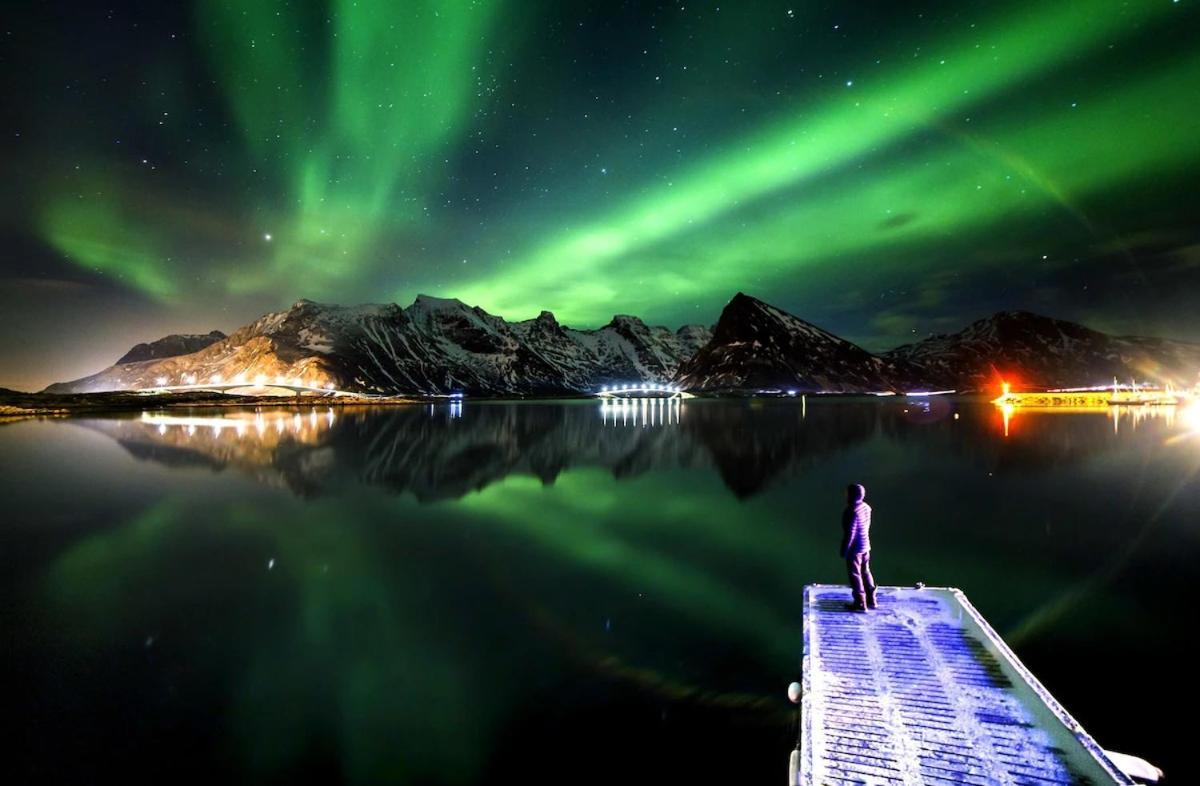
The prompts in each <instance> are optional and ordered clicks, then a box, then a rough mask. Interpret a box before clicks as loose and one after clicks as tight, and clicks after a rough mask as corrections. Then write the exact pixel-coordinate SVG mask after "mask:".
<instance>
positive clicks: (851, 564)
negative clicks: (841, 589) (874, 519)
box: [841, 483, 875, 611]
mask: <svg viewBox="0 0 1200 786" xmlns="http://www.w3.org/2000/svg"><path fill="white" fill-rule="evenodd" d="M866 498H867V489H866V487H864V486H863V485H862V484H861V483H851V484H850V485H849V486H847V487H846V510H845V511H843V512H842V548H841V555H842V559H844V560H846V574H847V575H848V576H849V578H850V591H851V592H852V593H853V594H854V602H853V603H852V604H851V608H852V609H854V610H855V611H866V610H867V609H873V608H875V578H874V577H873V576H872V575H871V506H870V505H868V504H867V503H866Z"/></svg>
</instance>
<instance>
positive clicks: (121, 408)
mask: <svg viewBox="0 0 1200 786" xmlns="http://www.w3.org/2000/svg"><path fill="white" fill-rule="evenodd" d="M805 395H806V396H807V397H808V398H809V400H810V402H811V401H813V400H826V401H837V400H867V401H874V402H880V403H883V402H887V401H904V400H907V399H908V397H906V396H904V395H896V396H883V397H881V396H875V395H871V394H866V393H824V392H822V393H816V392H813V393H806V394H805ZM979 395H980V394H978V393H970V392H962V393H957V394H954V395H947V396H945V398H949V399H955V400H959V401H962V400H967V401H970V400H973V399H977V398H978V397H979ZM593 398H594V397H593V396H591V395H589V394H580V393H577V394H573V395H572V394H569V393H562V394H555V395H530V396H472V397H470V398H469V399H462V398H452V397H445V396H378V397H362V398H360V397H357V396H324V395H296V396H253V395H237V394H229V393H222V392H216V391H196V392H188V393H137V392H132V391H114V392H106V393H65V394H57V393H22V392H18V391H13V390H0V423H5V422H11V421H15V420H24V419H28V418H66V417H73V416H78V415H88V414H96V415H104V414H121V413H132V412H151V411H155V410H164V409H193V408H197V407H203V408H223V409H224V408H228V409H237V408H244V407H257V408H264V407H265V408H285V407H297V406H316V405H320V406H325V407H337V408H339V409H346V408H367V407H396V406H411V405H426V404H434V403H450V402H460V403H461V402H462V401H464V400H469V401H471V402H472V403H479V404H485V403H522V402H526V403H528V402H538V401H585V400H592V399H593ZM801 398H802V397H801V396H798V395H797V396H787V395H783V396H780V395H772V394H770V393H768V394H765V395H764V394H761V393H758V394H756V393H755V392H741V393H732V392H730V391H713V392H710V393H699V394H694V399H695V400H705V399H712V400H747V401H749V400H755V399H758V400H770V401H779V400H782V401H786V400H794V401H797V402H798V401H800V399H801Z"/></svg>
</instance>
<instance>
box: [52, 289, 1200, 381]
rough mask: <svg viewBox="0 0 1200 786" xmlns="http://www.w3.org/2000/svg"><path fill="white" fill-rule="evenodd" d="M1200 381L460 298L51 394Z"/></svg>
mask: <svg viewBox="0 0 1200 786" xmlns="http://www.w3.org/2000/svg"><path fill="white" fill-rule="evenodd" d="M191 347H199V348H198V349H195V350H194V351H190V352H188V351H187V350H189V349H190V348H191ZM1198 370H1200V344H1190V343H1186V342H1182V341H1169V340H1166V339H1159V338H1139V337H1128V336H1126V337H1116V336H1109V335H1107V334H1104V333H1100V332H1098V331H1095V330H1091V329H1090V328H1086V327H1083V326H1082V325H1078V324H1075V323H1072V322H1065V321H1062V320H1058V319H1051V318H1049V317H1043V316H1038V315H1036V314H1031V313H1028V312H1023V311H1013V312H1002V313H999V314H996V315H994V316H991V317H988V318H987V319H982V320H980V321H978V322H975V323H973V324H972V325H970V326H968V327H967V328H966V329H964V330H963V331H961V332H959V333H954V334H951V335H943V336H933V337H931V338H928V339H925V340H924V341H920V342H918V343H915V344H907V345H905V346H902V347H898V348H896V349H894V350H891V351H890V352H885V353H882V354H872V353H870V352H868V351H866V350H865V349H863V348H861V347H859V346H857V345H855V344H853V343H851V342H849V341H846V340H845V339H842V338H839V337H837V336H835V335H833V334H832V333H829V332H828V331H825V330H822V329H821V328H819V327H817V326H815V325H813V324H811V323H809V322H806V321H804V320H803V319H800V318H799V317H796V316H793V315H792V314H788V313H787V312H785V311H782V310H780V309H778V308H775V307H774V306H771V305H768V304H766V303H764V302H762V301H760V300H756V299H755V298H752V297H749V296H748V295H744V294H741V293H739V294H738V295H736V296H735V297H734V298H733V299H732V300H731V301H730V302H729V304H728V305H727V306H726V307H725V309H724V311H722V313H721V318H720V320H719V321H718V323H717V326H716V329H715V331H710V330H709V329H708V328H704V327H700V326H696V325H688V326H685V327H682V328H680V329H679V330H677V331H672V330H668V329H667V328H664V327H653V326H649V325H646V324H645V323H644V322H642V321H641V320H640V319H638V318H637V317H632V316H624V315H621V316H616V317H613V319H612V321H611V322H609V323H608V324H607V325H605V326H604V327H601V328H599V329H596V330H578V329H574V328H570V327H566V326H564V325H560V324H559V323H558V320H556V319H555V318H554V315H553V314H551V313H550V312H548V311H543V312H542V313H541V314H540V315H539V316H538V317H537V318H535V319H530V320H525V321H523V322H507V321H505V320H504V319H501V318H500V317H497V316H494V315H492V314H489V313H487V312H486V311H484V310H483V309H481V308H477V307H472V306H468V305H466V304H465V303H462V302H461V301H458V300H450V299H442V298H433V297H428V296H425V295H421V296H419V297H417V299H416V301H415V302H414V303H413V304H412V305H410V306H408V307H407V308H402V307H400V306H398V305H395V304H390V305H363V306H333V305H322V304H319V303H314V302H312V301H308V300H301V301H299V302H298V303H296V304H295V305H293V306H292V307H291V308H289V309H287V310H286V311H279V312H276V313H272V314H267V315H266V316H264V317H262V318H261V319H259V320H257V321H255V322H253V323H251V324H249V325H246V326H245V327H243V328H241V329H239V330H237V331H235V332H234V333H233V334H232V335H229V336H226V337H222V336H221V334H220V333H218V332H216V331H214V332H213V333H210V334H208V335H206V336H168V337H166V338H164V339H160V340H159V341H155V342H152V343H150V344H139V345H138V346H136V347H134V348H133V349H131V350H130V351H129V352H128V353H127V354H126V355H125V356H124V357H122V358H121V360H120V361H119V362H118V363H117V364H116V365H113V366H111V367H109V368H107V369H105V370H103V371H101V372H99V373H98V374H94V375H92V376H89V377H84V378H83V379H78V380H74V381H72V382H61V383H58V384H55V385H51V386H50V387H49V388H47V389H46V392H49V393H89V392H102V391H110V390H130V389H145V388H154V387H161V386H173V385H187V384H196V383H200V384H209V383H211V382H214V381H220V382H222V383H226V384H239V385H240V384H245V385H247V386H251V385H256V384H261V385H270V384H272V383H277V384H279V383H282V384H289V385H296V384H302V385H306V386H310V387H319V388H324V387H332V388H336V389H339V390H353V391H361V392H370V393H386V394H396V395H405V394H435V393H451V392H456V391H461V392H463V393H467V394H471V395H495V396H506V395H554V394H559V393H575V392H583V391H588V390H595V389H596V388H597V387H599V386H602V385H611V384H616V383H624V382H636V381H642V382H668V381H670V382H672V383H673V384H677V385H680V386H682V387H684V388H686V389H688V390H691V391H696V392H701V391H704V392H752V391H757V390H763V389H775V390H796V391H823V392H841V393H858V392H874V391H898V392H903V391H911V390H917V389H928V388H931V387H933V388H953V389H957V390H962V391H966V390H984V389H992V388H994V387H995V386H996V384H997V383H998V381H999V380H1000V378H1001V377H1004V378H1007V379H1009V380H1011V381H1013V382H1015V383H1017V384H1018V385H1023V386H1027V387H1074V386H1085V385H1095V384H1103V383H1106V382H1109V381H1111V380H1112V378H1113V377H1114V376H1115V377H1117V378H1119V379H1121V380H1127V379H1130V378H1135V379H1137V380H1139V381H1153V382H1157V383H1160V384H1161V383H1166V382H1170V383H1173V384H1175V385H1177V386H1180V387H1191V386H1193V385H1195V384H1196V381H1197V378H1196V374H1197V371H1198Z"/></svg>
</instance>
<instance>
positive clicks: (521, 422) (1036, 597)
mask: <svg viewBox="0 0 1200 786" xmlns="http://www.w3.org/2000/svg"><path fill="white" fill-rule="evenodd" d="M1004 428H1005V427H1004V423H1003V422H1002V417H1001V414H1000V413H999V412H998V411H996V410H995V409H994V408H992V407H991V406H990V405H984V404H968V403H962V402H952V401H946V400H932V401H928V402H925V403H918V404H913V403H908V404H906V403H905V402H902V401H887V402H883V403H878V402H851V401H821V402H809V403H808V404H807V406H806V407H804V406H802V405H801V403H800V402H799V401H794V400H787V401H754V402H750V401H737V402H732V401H731V402H718V401H690V402H687V403H685V404H683V405H682V407H681V408H680V407H678V406H672V405H669V404H660V403H657V402H655V403H650V404H648V405H647V406H646V408H645V409H643V408H642V407H641V405H639V406H637V407H636V408H633V407H626V408H623V409H622V408H616V409H609V408H603V407H601V405H600V404H598V403H596V402H570V403H523V404H499V403H488V404H474V403H470V402H468V403H467V404H466V405H465V407H455V408H453V409H452V408H450V407H447V406H439V407H433V408H424V407H418V408H409V409H392V410H385V411H360V412H356V411H352V410H345V411H342V410H337V411H330V410H326V409H324V408H318V409H315V410H314V409H311V408H304V409H299V410H287V411H283V410H270V411H264V412H262V413H261V414H259V415H257V416H256V414H255V413H253V412H240V413H236V412H228V411H226V412H223V413H222V412H216V413H211V412H199V411H197V412H192V413H186V415H185V413H179V412H176V413H172V414H171V415H162V416H154V415H147V416H140V417H134V418H126V419H76V420H62V421H46V422H23V423H16V424H10V425H5V426H0V499H2V500H3V516H2V519H0V521H2V524H0V593H2V594H0V597H2V598H3V603H0V635H2V636H3V639H4V641H3V648H2V655H0V658H2V660H0V667H2V668H3V673H4V674H5V676H6V677H8V678H9V679H8V681H9V682H10V684H9V686H8V688H7V689H6V691H5V694H4V695H5V702H4V706H5V708H6V710H7V715H8V721H9V724H8V725H9V727H10V729H14V730H15V734H13V733H12V732H11V731H10V733H9V735H8V739H7V742H8V744H9V752H8V754H7V755H6V758H5V759H4V767H5V768H6V769H8V770H10V771H13V772H15V776H16V777H15V778H6V782H12V783H17V782H20V783H24V782H50V781H55V782H58V781H64V780H67V779H68V778H71V779H73V781H74V782H95V781H98V780H101V779H104V778H103V776H105V775H110V776H116V777H119V778H120V779H121V780H122V781H123V782H126V783H135V782H137V783H141V782H159V783H162V782H200V781H206V782H227V781H250V780H253V781H257V782H280V783H297V782H304V781H310V782H326V783H328V782H339V781H341V782H351V783H378V782H382V781H391V782H399V783H482V782H485V781H486V782H491V783H501V782H503V783H508V782H517V781H518V780H519V781H521V782H524V783H564V782H572V783H606V784H610V783H614V782H622V783H624V782H630V783H637V782H649V781H651V780H658V781H660V782H684V779H686V780H687V781H690V782H694V783H701V782H713V781H716V780H718V779H726V780H729V779H732V781H731V782H736V783H766V784H770V783H782V782H783V778H784V773H785V772H786V766H787V757H788V753H789V751H790V750H791V746H792V743H793V742H794V739H795V726H794V724H795V714H794V711H793V710H792V709H791V705H789V704H788V703H787V701H786V698H785V696H784V691H785V688H786V686H787V683H788V682H790V681H791V680H792V679H794V678H796V677H797V676H798V669H799V663H798V660H799V649H800V635H801V634H800V627H799V611H800V601H801V591H802V587H803V586H804V584H805V583H806V582H814V581H839V580H841V578H842V575H843V573H842V571H843V568H842V564H841V562H840V560H839V559H838V557H837V554H836V549H837V545H838V537H839V534H840V533H839V531H838V514H839V511H840V508H841V504H842V493H843V492H842V490H843V488H844V486H845V484H846V483H847V482H849V481H857V480H861V481H862V482H863V483H865V484H866V486H867V488H868V490H869V500H870V501H871V502H872V503H873V505H874V507H875V529H874V532H873V533H872V540H873V541H874V546H875V559H874V562H875V566H876V567H875V570H876V576H877V578H878V579H879V580H880V581H881V582H883V583H894V584H908V583H912V582H915V581H924V582H926V583H927V584H931V585H933V584H937V585H954V586H958V587H961V588H962V589H964V590H965V591H966V593H967V595H968V596H969V597H970V598H971V600H972V601H973V602H974V603H975V604H976V605H977V606H978V607H979V608H980V609H981V610H982V611H983V613H984V614H985V615H986V616H987V617H988V618H989V619H990V620H991V621H992V622H993V624H994V625H995V626H996V627H997V628H998V629H999V630H1000V632H1001V633H1002V634H1003V635H1004V636H1005V637H1006V638H1007V639H1008V641H1009V642H1010V643H1011V644H1012V645H1013V646H1014V648H1015V649H1016V651H1017V653H1018V654H1019V655H1020V656H1021V657H1022V658H1023V659H1024V660H1025V662H1026V663H1027V664H1028V665H1029V666H1030V667H1031V668H1032V669H1033V671H1034V673H1035V674H1037V675H1038V676H1039V677H1041V678H1042V680H1043V682H1045V683H1046V685H1047V686H1048V687H1049V688H1050V689H1051V691H1053V692H1054V693H1055V694H1056V695H1057V696H1058V697H1059V699H1060V700H1061V701H1062V702H1063V703H1064V704H1065V706H1066V707H1067V709H1068V710H1069V711H1071V712H1073V713H1074V714H1075V715H1076V716H1077V717H1078V718H1079V719H1080V720H1081V721H1082V722H1083V723H1084V725H1085V726H1086V727H1087V728H1088V729H1089V730H1090V731H1091V732H1092V733H1093V734H1094V735H1095V736H1096V737H1097V738H1098V740H1099V742H1100V743H1101V744H1102V745H1104V746H1105V747H1108V748H1113V749H1116V750H1122V751H1126V752H1130V753H1135V754H1138V755H1142V756H1145V757H1147V758H1150V759H1152V760H1154V761H1155V762H1156V763H1158V764H1160V766H1163V767H1164V768H1165V769H1167V771H1168V775H1171V776H1174V777H1173V781H1174V782H1176V783H1187V782H1191V781H1192V780H1193V779H1194V776H1196V775H1197V772H1196V769H1195V765H1194V764H1192V763H1191V761H1189V759H1191V758H1193V757H1192V756H1191V755H1190V754H1189V751H1188V745H1189V743H1188V741H1187V740H1185V735H1188V734H1190V730H1189V728H1188V724H1186V723H1184V722H1182V721H1179V720H1173V719H1172V716H1173V715H1175V714H1176V710H1178V709H1180V708H1181V705H1183V704H1184V701H1185V698H1186V697H1189V696H1190V695H1191V694H1192V690H1191V689H1190V688H1189V687H1186V684H1187V682H1189V680H1188V678H1186V677H1184V676H1183V675H1189V674H1191V673H1192V671H1193V670H1192V668H1191V666H1192V661H1193V656H1194V651H1193V650H1192V649H1191V631H1190V629H1189V627H1190V625H1191V624H1192V623H1193V620H1194V618H1195V612H1194V609H1193V607H1194V599H1193V595H1194V592H1195V589H1194V585H1195V577H1196V570H1195V567H1194V562H1195V558H1196V556H1197V553H1198V552H1200V542H1198V535H1197V533H1198V531H1200V530H1198V529H1197V526H1196V522H1197V521H1200V474H1198V473H1200V427H1198V424H1197V423H1196V422H1195V419H1194V418H1189V417H1187V416H1186V415H1184V414H1183V413H1179V414H1175V415H1174V416H1173V417H1167V416H1166V413H1162V415H1161V416H1158V417H1152V418H1146V419H1135V417H1134V416H1133V414H1132V413H1123V414H1121V415H1119V416H1118V417H1117V418H1116V419H1115V421H1114V417H1113V416H1112V415H1110V414H1105V413H1099V414H1091V413H1081V414H1067V413H1054V414H1034V413H1020V414H1017V415H1016V416H1014V417H1013V418H1012V419H1011V421H1010V422H1009V424H1008V435H1007V436H1006V435H1005V432H1004ZM1181 680H1182V681H1181ZM14 722H15V725H14Z"/></svg>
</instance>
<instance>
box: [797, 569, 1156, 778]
mask: <svg viewBox="0 0 1200 786" xmlns="http://www.w3.org/2000/svg"><path fill="white" fill-rule="evenodd" d="M849 601H850V593H849V590H848V589H847V588H846V587H841V586H829V585H810V586H808V587H806V588H805V602H804V656H803V682H802V689H803V693H802V697H801V700H800V703H801V732H800V735H801V739H800V746H799V748H798V749H797V751H796V753H794V754H793V759H792V772H791V778H790V781H791V784H792V786H797V785H798V786H848V785H849V784H865V785H867V786H873V785H874V784H888V786H915V785H916V784H937V785H938V786H943V785H945V784H972V785H973V786H984V785H985V784H987V785H990V784H1003V785H1006V786H1017V785H1018V784H1020V785H1022V786H1024V785H1026V784H1028V785H1030V786H1033V785H1034V784H1037V785H1038V786H1047V785H1049V784H1114V783H1116V784H1130V783H1133V781H1131V780H1130V779H1129V778H1128V777H1126V776H1125V775H1124V774H1123V773H1122V772H1121V771H1120V770H1119V769H1118V768H1117V767H1116V766H1115V765H1114V764H1113V763H1112V761H1110V760H1109V758H1108V757H1107V756H1106V754H1105V753H1104V751H1103V750H1101V748H1100V747H1099V746H1098V745H1097V744H1096V742H1095V741H1094V740H1093V739H1092V738H1091V737H1090V736H1089V735H1088V734H1087V733H1086V732H1085V731H1084V730H1083V729H1082V728H1081V727H1080V726H1079V724H1078V723H1076V722H1075V720H1074V719H1073V718H1071V716H1070V715H1069V714H1067V712H1066V710H1064V709H1063V708H1062V707H1061V706H1060V705H1059V704H1058V702H1057V701H1055V699H1054V697H1053V696H1051V695H1050V694H1049V693H1048V692H1047V691H1046V689H1045V688H1043V687H1042V685H1041V683H1039V682H1038V681H1037V679H1036V678H1035V677H1034V676H1033V675H1032V674H1030V673H1029V671H1028V670H1027V669H1026V668H1025V667H1024V666H1023V665H1022V664H1021V662H1020V661H1019V660H1018V659H1017V656H1016V655H1014V654H1013V652H1012V650H1010V649H1009V648H1008V645H1006V644H1005V643H1004V641H1003V640H1001V638H1000V637H999V636H998V635H997V634H996V632H995V631H993V630H992V628H991V626H989V625H988V623H987V622H986V621H985V620H984V619H983V617H982V616H980V614H979V612H977V611H976V610H975V608H974V607H973V606H972V605H971V604H970V603H969V602H968V601H967V598H966V596H964V595H963V593H962V592H960V591H958V590H956V589H945V588H922V589H917V588H899V587H881V588H880V589H879V608H878V609H877V610H875V611H871V612H865V613H864V612H855V611H851V610H849V607H848V606H849ZM1097 689H1099V690H1104V689H1105V688H1103V687H1099V686H1098V688H1097Z"/></svg>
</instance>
